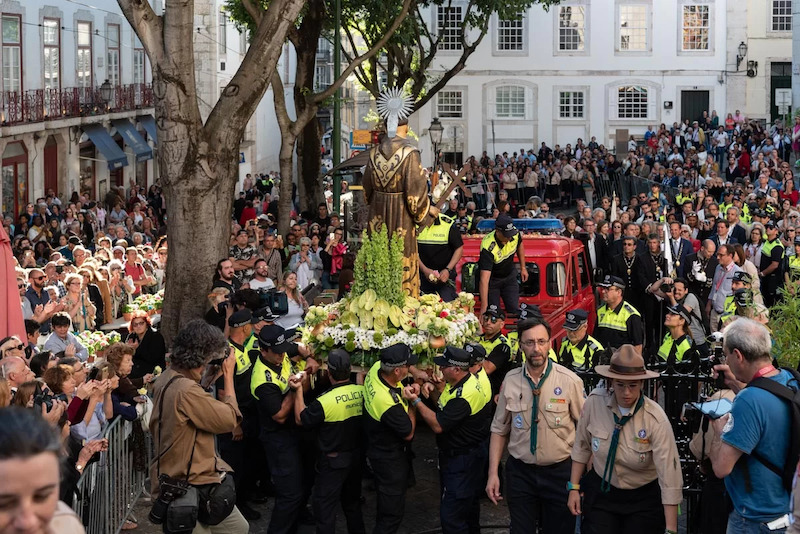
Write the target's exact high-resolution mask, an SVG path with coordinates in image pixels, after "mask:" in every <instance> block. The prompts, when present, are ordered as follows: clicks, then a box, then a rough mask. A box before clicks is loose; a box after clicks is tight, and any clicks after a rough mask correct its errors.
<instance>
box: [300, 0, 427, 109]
mask: <svg viewBox="0 0 800 534" xmlns="http://www.w3.org/2000/svg"><path fill="white" fill-rule="evenodd" d="M414 1H415V0H404V1H403V9H402V10H400V14H399V15H398V16H397V17H395V19H394V21H393V22H392V25H391V26H390V27H389V29H388V30H387V31H386V32H385V33H384V34H383V37H381V38H380V39H379V40H378V42H377V43H375V45H374V46H373V47H372V48H370V49H369V50H367V51H366V52H365V53H363V54H361V55H360V56H358V57H357V58H356V59H355V61H353V62H351V63H350V64H349V65H348V66H347V68H346V69H345V70H344V72H342V74H341V75H339V77H338V78H337V79H336V80H334V82H333V83H332V84H331V85H330V86H329V87H328V88H327V89H325V90H324V91H322V92H321V93H317V94H315V95H313V96H312V97H311V99H312V100H313V101H314V102H315V103H319V102H322V101H323V100H325V99H326V98H329V97H331V96H333V95H334V93H336V90H337V89H338V88H339V87H340V86H341V85H342V84H343V83H344V82H345V80H347V78H349V77H350V75H351V74H352V73H353V71H354V70H355V69H356V68H357V67H358V66H359V65H361V63H363V62H364V61H365V60H367V59H369V58H371V57H372V56H374V55H375V54H377V53H378V52H379V51H380V50H381V48H383V47H384V46H386V43H388V42H389V39H391V37H392V35H394V32H395V31H396V30H397V28H399V27H400V25H401V24H402V23H403V20H405V18H406V15H407V14H408V11H409V9H410V8H411V4H413V3H414ZM334 46H341V43H334Z"/></svg>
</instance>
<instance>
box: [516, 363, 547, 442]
mask: <svg viewBox="0 0 800 534" xmlns="http://www.w3.org/2000/svg"><path fill="white" fill-rule="evenodd" d="M545 359H546V360H547V369H545V370H544V374H543V375H542V378H540V379H539V387H536V386H535V385H534V384H533V380H531V377H529V376H528V375H527V373H525V371H524V370H523V371H522V375H523V376H524V377H525V380H527V381H528V384H530V386H531V391H532V392H533V410H532V411H531V454H532V455H534V456H536V437H537V432H538V430H539V390H540V389H542V385H544V381H545V380H546V379H547V376H548V375H549V374H550V370H551V369H552V368H553V364H552V363H550V358H548V357H547V355H545Z"/></svg>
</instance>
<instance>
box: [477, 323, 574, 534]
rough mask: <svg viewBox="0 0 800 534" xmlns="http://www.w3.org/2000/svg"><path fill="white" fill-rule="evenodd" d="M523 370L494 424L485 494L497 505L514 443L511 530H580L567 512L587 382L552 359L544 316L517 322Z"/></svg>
mask: <svg viewBox="0 0 800 534" xmlns="http://www.w3.org/2000/svg"><path fill="white" fill-rule="evenodd" d="M517 332H518V335H519V345H520V348H521V349H522V351H523V353H524V355H525V365H524V366H523V367H520V368H518V369H514V370H513V371H509V373H508V374H507V375H506V378H505V380H503V385H502V386H501V388H500V394H499V397H498V401H497V411H496V412H495V416H494V420H493V421H492V427H491V430H492V437H491V441H490V444H489V478H488V482H487V484H486V493H487V494H488V495H489V498H490V499H491V500H492V502H494V503H495V504H497V501H498V500H500V499H501V498H502V497H501V496H500V479H499V476H498V469H499V467H500V458H501V457H502V455H503V450H504V449H505V447H506V445H508V453H509V456H508V461H507V462H506V491H507V493H508V509H509V512H510V514H511V532H512V533H516V532H534V531H536V527H535V525H536V522H538V523H539V524H540V526H541V532H542V533H543V534H551V533H552V534H563V533H565V532H574V531H575V517H574V516H572V514H570V512H569V510H568V509H567V507H566V503H567V494H568V492H567V488H566V485H567V482H569V476H570V471H571V468H572V466H571V464H572V462H571V460H570V452H571V451H572V444H573V443H574V441H575V426H576V424H577V422H578V419H579V418H580V414H581V410H582V409H583V402H584V393H583V382H581V379H580V378H578V375H576V374H575V373H573V372H572V371H570V370H568V369H567V368H566V367H563V366H561V365H559V364H557V363H556V362H554V361H552V360H551V359H550V358H548V354H549V352H550V325H549V324H547V322H545V321H544V319H541V318H531V319H525V320H523V321H521V322H520V323H518V324H517Z"/></svg>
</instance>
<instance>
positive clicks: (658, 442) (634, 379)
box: [567, 345, 683, 534]
mask: <svg viewBox="0 0 800 534" xmlns="http://www.w3.org/2000/svg"><path fill="white" fill-rule="evenodd" d="M595 369H596V371H597V373H598V374H600V375H602V376H604V377H606V378H607V379H608V380H607V383H608V386H609V387H607V388H597V389H595V390H594V391H592V393H591V394H590V395H589V397H588V398H587V399H586V404H585V405H584V407H583V413H582V414H581V418H580V421H578V427H577V429H576V434H575V444H574V446H573V448H572V475H571V476H570V481H569V483H568V485H567V488H568V489H569V497H568V500H567V507H568V508H569V510H570V511H571V512H572V513H573V514H574V515H580V514H583V521H582V528H583V533H584V534H606V533H607V534H662V533H665V532H666V533H667V534H676V533H677V530H678V505H679V504H680V502H681V500H682V498H683V493H682V487H683V479H682V477H681V468H680V458H679V457H678V447H677V445H676V444H675V435H674V434H673V432H672V426H671V425H670V422H669V419H667V415H666V414H665V413H664V410H663V409H662V408H661V407H660V406H659V405H658V404H657V403H656V402H655V401H653V400H650V399H649V398H647V397H645V396H644V394H643V392H642V387H643V386H644V381H645V380H648V379H650V378H655V377H657V376H658V373H655V372H653V371H648V370H647V369H646V368H645V366H644V359H643V358H642V356H641V354H639V352H638V351H637V350H636V349H634V347H633V346H631V345H623V346H622V347H620V348H619V350H617V351H616V352H615V353H614V355H613V356H612V357H611V365H598V366H597V367H596V368H595ZM589 460H591V461H592V469H591V470H590V471H589V472H588V473H586V474H585V475H584V472H585V471H586V467H587V463H588V462H589ZM581 477H583V478H582V479H581ZM581 492H583V494H584V501H583V504H582V505H581V495H580V494H581Z"/></svg>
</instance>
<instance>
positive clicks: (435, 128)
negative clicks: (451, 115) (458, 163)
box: [428, 117, 444, 172]
mask: <svg viewBox="0 0 800 534" xmlns="http://www.w3.org/2000/svg"><path fill="white" fill-rule="evenodd" d="M443 132H444V126H442V123H441V122H439V118H438V117H434V118H433V122H431V125H430V126H428V134H429V135H430V136H431V144H432V145H433V172H436V170H437V169H438V168H439V144H441V142H442V133H443Z"/></svg>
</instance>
